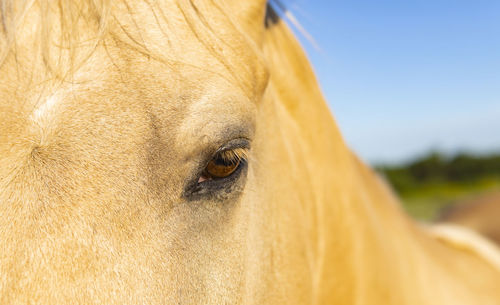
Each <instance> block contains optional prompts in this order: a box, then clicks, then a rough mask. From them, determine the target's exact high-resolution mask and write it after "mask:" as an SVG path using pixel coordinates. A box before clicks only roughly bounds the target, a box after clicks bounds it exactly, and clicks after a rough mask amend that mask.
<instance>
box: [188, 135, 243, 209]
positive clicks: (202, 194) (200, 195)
mask: <svg viewBox="0 0 500 305" xmlns="http://www.w3.org/2000/svg"><path fill="white" fill-rule="evenodd" d="M249 151H250V146H249V142H248V140H246V139H236V140H233V141H230V142H228V143H226V145H224V146H223V147H221V148H219V149H218V150H217V152H215V153H214V154H213V155H212V156H211V157H210V159H209V160H208V161H205V163H204V165H203V167H202V168H200V169H199V174H198V175H197V176H196V179H193V180H191V182H190V183H189V184H188V185H187V186H186V188H185V190H184V194H183V197H184V198H186V199H187V200H189V201H193V200H194V201H196V200H200V199H206V198H212V199H215V200H224V198H227V197H228V196H230V194H233V193H234V192H236V191H237V190H238V189H239V188H241V187H242V184H241V183H237V182H238V180H239V179H240V177H241V176H243V175H244V174H245V173H246V169H247V167H248V166H247V164H248V159H249ZM214 159H215V160H217V159H222V160H225V161H226V162H230V163H231V164H237V165H238V166H237V167H236V168H235V169H234V170H233V171H232V172H231V173H229V174H228V175H227V176H225V177H220V178H219V177H205V178H204V179H202V177H203V175H206V174H207V172H206V169H207V166H208V165H209V163H210V162H213V161H214ZM207 178H208V179H207Z"/></svg>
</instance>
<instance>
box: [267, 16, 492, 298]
mask: <svg viewBox="0 0 500 305" xmlns="http://www.w3.org/2000/svg"><path fill="white" fill-rule="evenodd" d="M266 40H267V43H266V44H265V47H264V53H265V55H266V57H267V58H268V61H269V64H270V69H271V71H272V72H271V80H270V85H269V88H268V92H267V97H268V98H270V99H272V101H273V103H267V104H268V105H269V104H271V106H269V107H272V109H270V110H268V113H272V115H273V119H272V120H269V118H267V120H266V128H267V131H266V132H267V133H269V134H271V133H272V134H273V136H274V138H276V134H279V135H280V141H282V142H281V143H277V142H274V143H273V144H272V145H274V147H272V150H273V153H274V154H279V155H280V156H281V158H282V159H283V160H281V164H280V165H277V166H275V169H276V173H277V174H276V176H274V177H271V179H278V180H281V181H282V183H280V184H279V185H283V186H280V187H281V189H279V190H276V192H277V193H279V197H280V198H279V200H280V201H281V203H282V204H279V205H277V206H276V210H275V211H274V213H271V214H272V215H275V221H276V222H277V223H278V225H276V228H274V230H275V231H276V232H278V233H277V234H278V236H277V237H275V238H276V239H278V240H281V241H282V242H281V243H280V245H279V247H281V249H277V250H276V252H279V251H280V250H281V251H282V252H286V254H284V256H283V257H281V258H279V260H277V262H278V263H275V267H276V268H279V267H282V268H287V266H289V265H294V266H298V265H301V267H300V268H302V269H301V270H302V271H303V273H302V275H301V276H302V278H301V279H300V280H301V281H303V282H305V281H307V282H309V283H310V295H311V298H312V299H313V300H315V301H316V302H318V303H322V302H329V303H335V304H337V303H338V304H379V302H382V303H383V304H423V303H425V304H431V303H430V300H434V301H436V304H444V303H443V302H445V303H446V302H448V303H450V302H451V303H453V304H460V301H458V300H457V298H456V295H454V293H455V291H456V290H457V289H459V290H461V293H462V295H461V299H462V300H463V301H464V304H467V301H468V298H469V297H470V298H471V300H473V297H475V298H476V299H477V295H485V298H486V297H488V296H489V295H491V294H492V293H494V292H493V291H495V289H494V287H483V288H481V287H480V286H481V285H480V283H481V282H484V281H482V280H481V277H482V278H483V279H484V278H485V277H491V281H490V283H493V282H495V281H494V277H495V276H498V274H496V273H492V272H490V271H488V268H490V267H491V266H488V265H487V264H485V263H484V262H482V261H481V259H479V258H478V257H476V256H474V255H470V253H469V254H467V253H462V252H461V251H459V250H457V249H453V248H452V247H448V246H445V245H443V244H441V243H440V242H438V241H436V240H435V239H433V238H431V237H429V236H428V235H427V234H426V233H425V232H423V230H422V228H421V227H420V226H419V225H417V224H416V223H414V222H413V221H412V220H410V219H409V217H407V216H406V214H405V213H404V212H403V211H402V210H401V208H400V205H399V202H398V200H397V199H396V197H395V196H394V195H393V194H392V192H391V190H390V189H389V188H388V187H387V185H386V184H385V183H384V182H383V181H382V180H381V179H380V178H379V177H378V176H377V175H376V174H375V173H374V172H373V171H372V170H370V169H369V168H368V167H367V166H365V165H364V164H363V163H362V162H360V161H359V160H358V159H357V158H356V157H355V156H354V155H353V154H352V153H351V152H350V151H349V150H348V149H347V147H346V145H345V143H344V142H343V140H342V137H341V135H340V133H339V131H338V129H337V128H336V126H335V122H334V121H333V119H332V118H331V115H330V112H329V110H328V107H327V106H326V104H325V102H324V99H323V97H322V94H321V92H320V89H319V88H318V85H317V82H316V79H315V77H314V73H313V72H312V70H311V68H310V66H309V63H308V61H307V59H306V57H305V55H304V54H303V52H302V50H301V48H300V46H299V44H298V43H297V42H296V41H295V39H294V37H293V35H292V34H291V33H290V31H289V30H288V29H287V27H286V25H284V24H283V23H278V24H277V25H275V26H273V27H272V28H271V29H268V31H267V36H266ZM270 121H273V122H274V124H275V125H274V129H273V127H272V123H270ZM278 125H279V126H278ZM280 166H282V167H280ZM284 173H287V175H284ZM283 180H286V182H284V181H283ZM291 202H294V203H295V205H296V206H294V207H293V208H290V207H289V205H290V203H291ZM291 228H293V229H291ZM300 247H302V249H301V251H296V250H297V248H300ZM296 253H298V254H296ZM292 255H294V256H292ZM287 262H288V263H287ZM280 263H281V265H279V264H280ZM304 266H306V267H304ZM464 266H465V267H464ZM297 268H299V267H295V269H294V270H297ZM470 270H475V271H477V272H478V277H477V278H476V279H471V275H470ZM281 272H283V271H281ZM306 273H307V275H305V274H306ZM294 276H295V277H296V274H293V275H289V277H288V278H293V277H294ZM465 278H467V279H470V280H468V281H466V282H467V283H466V284H463V283H462V282H461V281H460V280H462V279H465ZM432 279H438V281H437V282H434V283H433V281H432ZM457 279H459V280H457ZM303 282H302V284H304V283H303ZM302 286H304V285H302ZM296 287H297V286H296ZM296 287H295V288H294V289H296ZM394 287H397V289H395V288H394ZM466 288H467V289H466ZM469 289H470V290H471V291H472V294H471V295H470V296H469V295H468V291H469ZM296 291H300V290H297V289H296ZM300 293H301V294H304V293H305V292H304V291H300ZM424 300H425V302H424ZM485 300H486V299H485ZM309 302H310V300H309ZM493 304H495V303H493Z"/></svg>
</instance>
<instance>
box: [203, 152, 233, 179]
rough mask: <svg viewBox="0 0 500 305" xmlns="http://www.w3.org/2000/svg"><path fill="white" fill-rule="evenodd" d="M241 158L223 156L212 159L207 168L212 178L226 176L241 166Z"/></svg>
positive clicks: (206, 171)
mask: <svg viewBox="0 0 500 305" xmlns="http://www.w3.org/2000/svg"><path fill="white" fill-rule="evenodd" d="M240 162H241V161H240V160H239V159H238V160H224V159H223V158H221V157H218V158H214V159H213V160H211V161H210V162H209V163H208V164H207V167H206V169H205V173H206V174H208V175H207V176H209V177H210V178H225V177H228V176H229V175H231V174H232V173H233V172H234V171H235V170H236V169H237V168H238V166H239V164H240Z"/></svg>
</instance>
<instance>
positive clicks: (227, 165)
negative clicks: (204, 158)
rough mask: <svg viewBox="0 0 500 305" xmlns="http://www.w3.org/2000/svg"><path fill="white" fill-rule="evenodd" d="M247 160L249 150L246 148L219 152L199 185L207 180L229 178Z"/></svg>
mask: <svg viewBox="0 0 500 305" xmlns="http://www.w3.org/2000/svg"><path fill="white" fill-rule="evenodd" d="M246 158H247V150H246V149H244V148H236V149H227V150H222V151H219V152H217V153H216V154H215V156H214V157H213V158H212V159H211V160H210V161H209V162H208V164H207V166H206V167H205V169H204V170H203V173H202V174H201V176H200V178H199V179H198V183H202V182H204V181H207V180H217V179H224V178H228V177H229V176H231V174H233V173H234V172H235V171H236V170H237V169H238V168H239V167H240V166H241V165H242V163H243V162H245V161H246Z"/></svg>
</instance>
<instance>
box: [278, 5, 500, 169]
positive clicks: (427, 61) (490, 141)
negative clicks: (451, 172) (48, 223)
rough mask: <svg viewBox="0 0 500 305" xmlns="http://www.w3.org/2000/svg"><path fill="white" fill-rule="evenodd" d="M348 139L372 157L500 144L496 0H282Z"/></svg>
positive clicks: (393, 158)
mask: <svg viewBox="0 0 500 305" xmlns="http://www.w3.org/2000/svg"><path fill="white" fill-rule="evenodd" d="M283 2H284V3H285V4H286V5H287V7H288V8H289V10H291V11H292V12H293V14H294V15H295V16H296V17H297V19H298V20H299V21H300V22H301V23H302V25H303V27H304V28H306V30H307V31H308V32H309V33H310V34H311V35H312V36H313V37H314V39H315V40H316V41H317V44H318V45H319V47H320V50H317V49H315V48H314V46H313V44H312V43H310V42H308V41H307V40H306V39H304V37H303V36H302V37H301V38H300V39H301V41H302V45H303V46H304V47H305V49H306V51H307V53H308V56H309V58H310V60H311V61H312V63H313V66H314V69H315V71H316V73H317V75H318V78H319V80H320V83H321V86H322V89H323V92H324V94H325V96H326V98H327V100H328V101H329V105H330V108H331V109H332V112H333V113H334V116H335V118H336V119H337V122H338V125H339V126H340V128H341V130H342V132H343V134H344V137H345V139H346V141H347V143H348V144H349V145H350V146H351V148H353V149H354V150H355V151H356V152H357V153H358V154H359V155H360V156H361V157H362V158H363V159H365V160H366V161H368V162H372V163H374V162H389V163H391V162H392V163H394V162H401V161H404V160H408V159H411V158H413V157H415V156H418V155H420V154H423V153H425V152H427V151H429V150H440V151H444V152H447V153H453V152H456V151H463V150H466V151H473V152H490V151H500V1H499V0H468V1H462V0H413V1H401V0H399V1H395V0H394V1H393V0H377V1H373V0H370V1H368V0H366V1H363V0H349V1H347V0H344V1H335V0H331V1H326V0H323V1H320V0H316V1H314V0H309V1H308V0H283Z"/></svg>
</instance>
